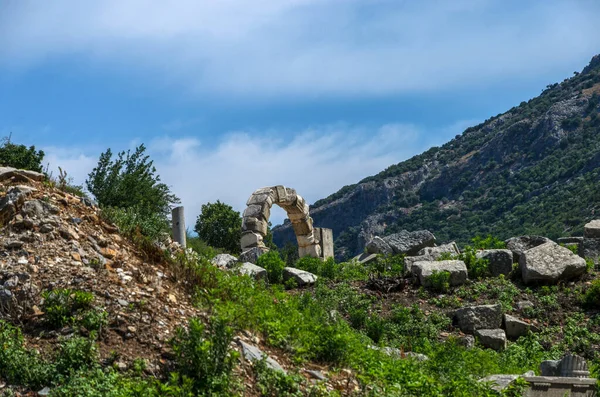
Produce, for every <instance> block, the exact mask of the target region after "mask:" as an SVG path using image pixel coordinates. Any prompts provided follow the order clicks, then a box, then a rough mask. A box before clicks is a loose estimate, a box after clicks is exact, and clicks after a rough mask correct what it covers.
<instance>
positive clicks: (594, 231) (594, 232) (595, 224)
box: [583, 219, 600, 238]
mask: <svg viewBox="0 0 600 397" xmlns="http://www.w3.org/2000/svg"><path fill="white" fill-rule="evenodd" d="M583 237H585V238H600V219H594V220H593V221H591V222H589V223H586V224H585V226H584V227H583Z"/></svg>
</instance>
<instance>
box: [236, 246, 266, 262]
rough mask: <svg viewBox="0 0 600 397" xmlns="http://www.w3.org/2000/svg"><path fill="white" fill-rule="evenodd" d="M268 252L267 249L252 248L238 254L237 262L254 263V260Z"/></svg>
mask: <svg viewBox="0 0 600 397" xmlns="http://www.w3.org/2000/svg"><path fill="white" fill-rule="evenodd" d="M267 252H269V249H268V248H265V247H253V248H250V249H248V250H246V251H244V252H242V253H241V254H240V257H239V261H240V262H242V263H244V262H250V263H256V260H257V259H258V258H259V257H260V256H261V255H262V254H264V253H267Z"/></svg>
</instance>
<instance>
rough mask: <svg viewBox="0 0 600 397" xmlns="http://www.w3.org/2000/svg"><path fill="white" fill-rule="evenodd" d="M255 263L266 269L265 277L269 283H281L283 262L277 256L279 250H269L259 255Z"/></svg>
mask: <svg viewBox="0 0 600 397" xmlns="http://www.w3.org/2000/svg"><path fill="white" fill-rule="evenodd" d="M256 265H257V266H260V267H262V268H264V269H265V270H266V271H267V278H268V279H269V282H270V283H271V284H281V283H282V282H283V268H284V267H285V262H284V261H283V259H281V257H280V256H279V252H277V251H269V252H267V253H265V254H263V255H261V256H260V257H259V258H258V260H257V261H256Z"/></svg>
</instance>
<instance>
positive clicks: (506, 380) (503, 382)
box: [479, 375, 521, 392]
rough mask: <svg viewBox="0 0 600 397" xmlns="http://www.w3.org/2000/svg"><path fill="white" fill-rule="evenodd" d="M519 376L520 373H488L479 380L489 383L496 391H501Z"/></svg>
mask: <svg viewBox="0 0 600 397" xmlns="http://www.w3.org/2000/svg"><path fill="white" fill-rule="evenodd" d="M520 377H521V375H490V376H486V377H485V378H483V379H480V380H479V381H480V382H485V383H491V388H492V389H494V390H496V391H497V392H501V391H502V390H504V389H506V388H507V387H508V386H509V385H510V384H511V383H513V382H514V381H515V380H517V379H518V378H520Z"/></svg>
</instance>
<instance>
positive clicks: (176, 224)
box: [171, 207, 186, 248]
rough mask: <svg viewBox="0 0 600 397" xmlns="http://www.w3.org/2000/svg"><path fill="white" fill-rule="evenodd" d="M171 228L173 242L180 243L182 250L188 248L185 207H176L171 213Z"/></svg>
mask: <svg viewBox="0 0 600 397" xmlns="http://www.w3.org/2000/svg"><path fill="white" fill-rule="evenodd" d="M171 224H172V225H171V226H172V228H173V241H176V242H178V243H179V245H180V246H181V247H182V248H185V247H186V240H185V239H186V236H185V217H184V215H183V207H175V208H173V210H172V211H171Z"/></svg>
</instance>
